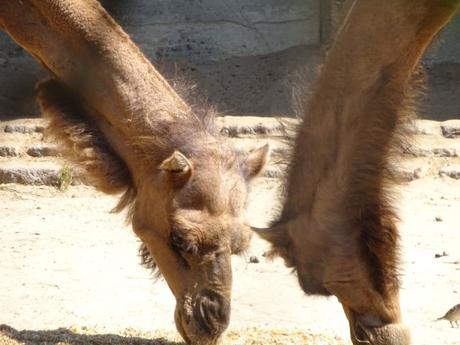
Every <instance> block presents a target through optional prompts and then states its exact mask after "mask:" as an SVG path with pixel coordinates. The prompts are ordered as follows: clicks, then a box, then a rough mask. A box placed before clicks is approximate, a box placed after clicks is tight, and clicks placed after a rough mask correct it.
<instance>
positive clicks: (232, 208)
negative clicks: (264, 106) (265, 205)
mask: <svg viewBox="0 0 460 345" xmlns="http://www.w3.org/2000/svg"><path fill="white" fill-rule="evenodd" d="M246 197H247V186H246V182H245V181H244V179H243V177H242V175H241V174H239V173H238V172H236V171H235V170H234V169H223V168H219V169H212V168H211V167H210V169H208V170H205V169H203V170H202V173H194V176H193V178H192V179H191V181H190V182H189V183H188V184H187V185H186V186H185V187H184V188H183V190H181V191H180V192H179V194H178V196H177V201H178V204H179V205H180V206H182V207H187V208H192V209H203V210H207V211H208V212H209V213H210V214H217V215H219V214H224V213H229V214H232V215H237V214H238V213H239V212H240V211H241V209H242V208H243V206H244V204H245V202H246Z"/></svg>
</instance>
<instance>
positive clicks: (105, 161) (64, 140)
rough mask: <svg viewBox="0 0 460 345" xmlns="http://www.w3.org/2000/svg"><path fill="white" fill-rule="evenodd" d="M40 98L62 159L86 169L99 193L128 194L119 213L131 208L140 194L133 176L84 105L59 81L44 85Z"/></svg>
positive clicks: (39, 92) (123, 198)
mask: <svg viewBox="0 0 460 345" xmlns="http://www.w3.org/2000/svg"><path fill="white" fill-rule="evenodd" d="M36 95H37V101H38V103H39V106H40V109H41V112H42V116H43V117H44V118H45V119H46V120H48V125H47V127H46V130H45V134H46V135H48V136H50V137H52V138H54V139H55V140H56V141H57V142H58V143H59V144H60V146H59V151H60V152H61V154H62V156H63V157H65V158H66V159H68V160H70V161H71V162H72V163H73V164H74V165H76V166H77V167H78V168H80V169H82V170H83V172H84V174H83V175H84V178H85V180H86V181H87V182H88V183H90V184H92V185H94V186H95V187H96V188H97V189H98V190H100V191H102V192H104V193H108V194H117V193H121V192H124V194H123V195H122V197H121V198H120V201H119V203H118V205H117V206H116V207H115V208H114V211H115V212H119V211H121V210H122V209H124V208H125V207H127V206H128V205H129V204H131V203H132V201H133V200H134V197H135V194H136V193H135V190H134V188H133V185H132V181H131V175H130V172H129V170H128V168H127V166H126V164H125V163H124V162H123V160H122V159H121V158H120V157H119V156H118V155H117V154H116V153H115V152H114V151H113V149H112V148H111V147H110V145H109V144H108V142H107V141H106V140H105V138H104V134H103V133H102V132H101V131H100V130H99V128H98V126H97V124H96V122H95V121H94V120H93V119H92V118H91V116H90V115H89V112H91V110H90V109H88V107H87V106H86V105H85V103H84V101H83V100H81V99H80V98H79V97H78V96H77V95H76V94H75V93H74V92H73V91H72V90H70V89H69V88H68V87H66V86H65V85H64V84H62V83H60V82H59V81H57V80H55V79H48V80H46V81H42V82H40V83H39V84H38V85H37V88H36Z"/></svg>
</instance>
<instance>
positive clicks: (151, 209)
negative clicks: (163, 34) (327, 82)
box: [0, 0, 268, 345]
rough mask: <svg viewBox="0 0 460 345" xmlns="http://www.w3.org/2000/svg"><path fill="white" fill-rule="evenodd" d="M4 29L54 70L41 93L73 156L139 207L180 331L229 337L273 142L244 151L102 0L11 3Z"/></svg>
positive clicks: (203, 341)
mask: <svg viewBox="0 0 460 345" xmlns="http://www.w3.org/2000/svg"><path fill="white" fill-rule="evenodd" d="M0 28H2V29H3V30H5V31H6V32H7V33H8V34H9V35H10V36H11V37H12V38H13V39H14V40H15V41H16V42H17V43H18V44H19V45H20V46H22V47H23V48H25V49H26V50H27V51H28V52H29V53H30V54H31V55H32V56H34V57H35V58H36V59H37V60H38V61H39V62H40V63H41V64H42V65H43V66H44V67H45V68H46V69H48V70H49V72H50V73H51V74H52V76H53V78H52V79H50V80H47V81H43V82H41V83H40V84H39V85H38V86H37V98H38V102H39V105H40V107H41V109H42V112H43V115H44V117H45V118H47V119H49V128H48V132H49V133H51V134H52V135H54V136H55V137H57V139H58V140H59V141H60V142H61V144H62V147H63V151H64V155H65V156H66V157H67V158H69V159H72V160H73V161H74V162H75V163H76V164H78V165H79V166H80V167H82V168H83V169H84V170H85V171H86V173H87V175H88V176H89V178H90V179H91V181H92V183H93V184H94V185H95V186H96V187H97V188H99V189H100V190H101V191H103V192H105V193H123V194H122V197H121V198H120V202H119V204H118V205H117V207H116V208H115V211H121V210H122V209H128V212H127V214H128V220H129V221H130V222H131V223H132V228H133V231H134V232H135V234H136V235H137V236H138V237H139V238H140V240H141V241H142V246H141V248H140V253H141V256H142V258H143V261H144V264H145V265H147V266H149V267H151V268H153V269H155V268H158V271H159V272H161V274H162V275H163V277H164V278H165V280H166V282H167V283H168V285H169V287H170V289H171V291H172V293H173V294H174V296H175V298H176V302H177V303H176V309H175V314H174V319H175V323H176V327H177V329H178V331H179V333H180V334H181V335H182V337H183V338H184V339H185V341H186V342H187V343H189V344H192V345H212V344H215V343H217V342H218V341H219V338H220V337H221V335H222V333H223V332H224V331H225V329H226V328H227V326H228V323H229V319H230V303H231V285H232V271H231V255H232V254H238V253H240V252H242V251H243V250H245V249H246V248H247V246H248V244H249V240H250V238H251V236H252V231H251V228H250V227H249V226H248V224H247V221H246V219H245V204H246V198H247V195H248V191H249V187H250V181H251V180H252V179H253V178H254V177H255V176H257V175H258V173H259V172H260V171H261V170H262V168H263V166H264V164H265V162H266V160H267V154H268V146H263V147H261V148H259V149H257V150H254V151H252V152H250V153H241V152H238V151H236V150H235V149H234V148H233V147H232V146H231V145H230V144H229V143H228V142H227V141H225V140H224V139H223V138H222V137H220V136H219V135H218V134H217V133H216V131H215V130H214V129H213V126H212V119H211V118H210V116H209V112H204V111H203V112H197V111H195V109H194V107H193V106H191V105H189V104H187V103H186V102H185V101H184V100H183V99H182V98H181V97H179V95H178V94H177V93H176V92H175V91H174V90H173V88H172V87H171V86H170V84H168V82H167V81H166V80H165V79H164V78H163V77H162V76H161V75H160V74H159V73H158V72H157V71H156V69H155V68H154V67H153V65H152V64H151V63H150V62H149V61H148V60H147V59H146V58H145V57H144V55H143V54H142V53H141V52H140V50H139V49H138V48H137V47H136V45H135V44H134V43H133V42H132V41H131V40H130V38H129V37H128V35H127V34H126V33H125V32H124V31H123V30H122V29H121V27H120V26H118V24H117V23H115V21H114V20H113V19H112V18H111V17H110V16H109V15H108V14H107V12H106V11H105V10H104V9H103V8H102V6H101V5H100V4H99V2H98V1H96V0H8V1H0ZM201 113H203V114H204V115H203V114H201ZM200 114H201V115H200Z"/></svg>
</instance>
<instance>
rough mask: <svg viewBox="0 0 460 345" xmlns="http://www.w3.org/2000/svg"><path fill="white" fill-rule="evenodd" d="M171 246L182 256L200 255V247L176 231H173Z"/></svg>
mask: <svg viewBox="0 0 460 345" xmlns="http://www.w3.org/2000/svg"><path fill="white" fill-rule="evenodd" d="M182 232H183V231H182ZM171 246H172V247H173V249H174V250H175V251H176V252H178V253H181V254H189V255H197V254H198V245H197V244H196V243H194V242H193V241H191V240H190V239H188V238H186V237H184V236H183V235H181V232H179V231H177V230H175V229H172V230H171Z"/></svg>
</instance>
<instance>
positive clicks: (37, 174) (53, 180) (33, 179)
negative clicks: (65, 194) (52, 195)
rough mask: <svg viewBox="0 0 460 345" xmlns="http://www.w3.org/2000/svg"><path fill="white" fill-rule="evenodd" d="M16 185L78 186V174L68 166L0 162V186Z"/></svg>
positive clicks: (44, 163)
mask: <svg viewBox="0 0 460 345" xmlns="http://www.w3.org/2000/svg"><path fill="white" fill-rule="evenodd" d="M6 183H18V184H26V185H37V186H38V185H46V186H55V187H61V188H62V187H63V186H65V185H69V184H79V183H80V178H79V176H78V174H77V173H76V172H75V171H74V170H73V169H72V168H70V167H69V166H67V165H65V164H60V163H56V162H46V161H44V162H33V163H30V162H27V163H24V162H22V161H18V160H13V161H3V162H0V184H6Z"/></svg>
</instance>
